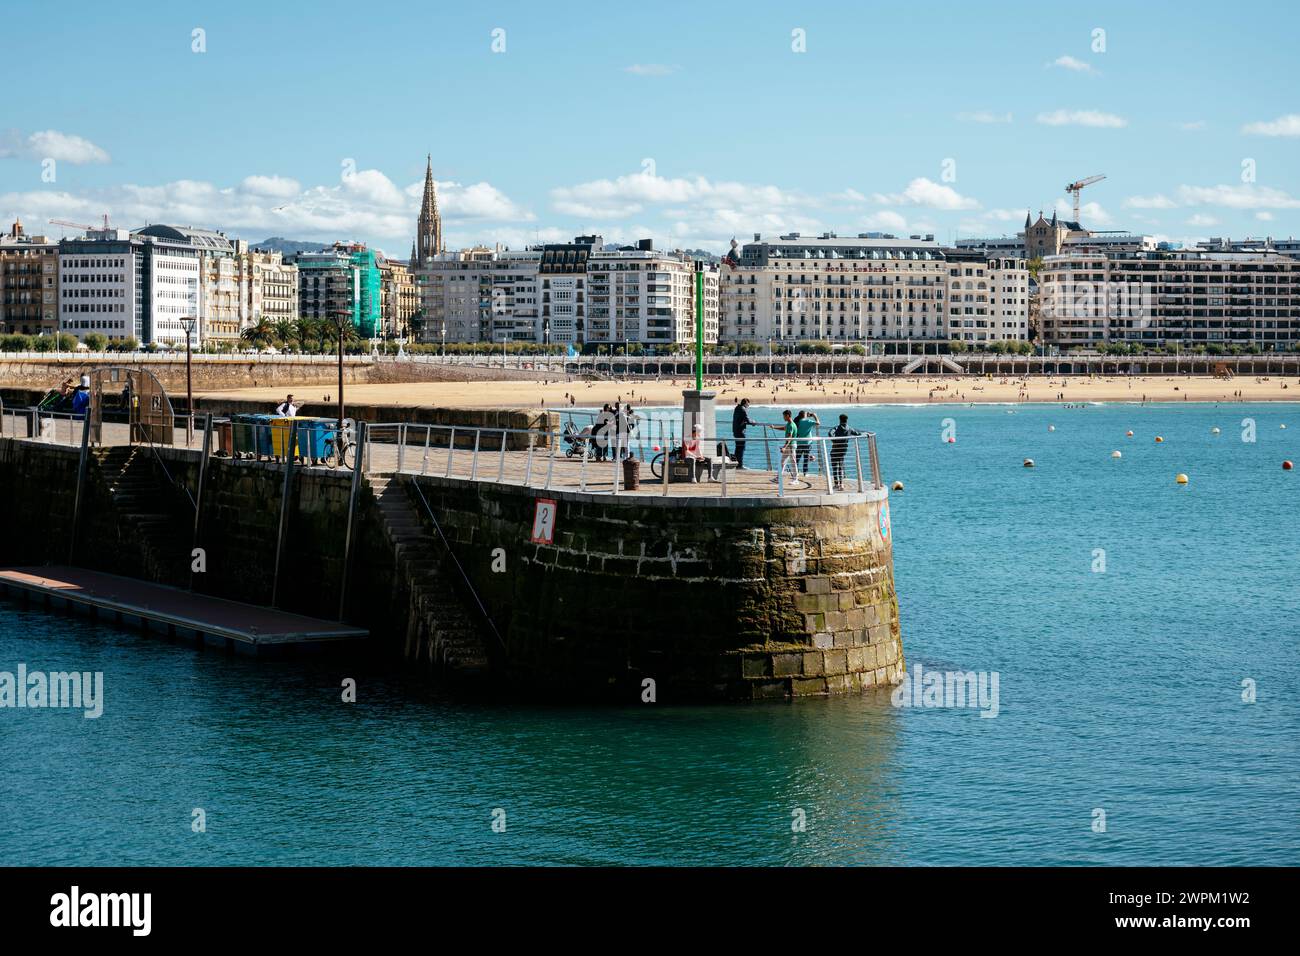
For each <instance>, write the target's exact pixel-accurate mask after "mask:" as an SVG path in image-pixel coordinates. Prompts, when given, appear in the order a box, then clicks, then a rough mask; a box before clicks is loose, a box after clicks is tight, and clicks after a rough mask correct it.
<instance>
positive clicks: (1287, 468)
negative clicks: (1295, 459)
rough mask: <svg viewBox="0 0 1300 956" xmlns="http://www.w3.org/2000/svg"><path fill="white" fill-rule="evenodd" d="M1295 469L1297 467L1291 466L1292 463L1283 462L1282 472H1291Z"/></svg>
mask: <svg viewBox="0 0 1300 956" xmlns="http://www.w3.org/2000/svg"><path fill="white" fill-rule="evenodd" d="M1294 467H1295V465H1293V464H1291V462H1290V461H1284V462H1282V470H1283V471H1290V470H1291V469H1292V468H1294Z"/></svg>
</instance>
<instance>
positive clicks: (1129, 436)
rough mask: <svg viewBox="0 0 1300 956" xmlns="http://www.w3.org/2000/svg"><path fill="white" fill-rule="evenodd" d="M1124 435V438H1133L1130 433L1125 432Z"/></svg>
mask: <svg viewBox="0 0 1300 956" xmlns="http://www.w3.org/2000/svg"><path fill="white" fill-rule="evenodd" d="M1124 435H1125V437H1127V438H1132V437H1133V433H1132V432H1125V433H1124Z"/></svg>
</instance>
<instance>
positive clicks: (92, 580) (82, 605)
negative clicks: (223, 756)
mask: <svg viewBox="0 0 1300 956" xmlns="http://www.w3.org/2000/svg"><path fill="white" fill-rule="evenodd" d="M0 594H7V595H9V596H11V597H21V596H24V595H25V596H27V597H28V598H35V599H37V600H40V601H43V602H44V603H46V604H50V605H64V606H69V607H74V608H76V609H82V610H88V611H90V612H92V613H94V614H96V615H101V616H105V617H108V618H110V619H115V620H117V621H118V622H122V623H133V622H138V623H139V624H140V626H142V627H147V628H149V629H151V630H157V631H161V632H164V633H167V634H170V635H177V634H180V635H184V634H190V635H193V636H195V637H197V638H202V639H204V640H205V641H208V642H214V641H215V642H219V643H225V642H232V643H234V644H236V645H243V646H244V647H246V648H247V649H250V650H253V651H256V650H257V649H259V648H262V647H268V646H276V647H283V646H286V645H303V644H319V643H327V642H336V641H347V640H355V639H358V638H363V637H365V636H366V635H367V632H366V631H365V630H364V629H362V628H357V627H352V626H351V625H348V624H341V623H337V622H334V621H322V620H319V619H317V618H313V617H304V616H303V615H301V614H290V613H288V612H286V611H278V610H275V609H274V608H266V607H258V606H256V605H252V604H241V603H239V602H238V601H227V600H224V599H222V598H215V597H209V596H207V595H204V594H193V593H191V592H189V591H182V590H180V589H179V588H173V587H167V586H165V585H161V584H151V583H149V582H148V581H138V580H136V579H134V578H124V577H119V576H117V575H115V574H105V573H104V572H102V571H90V570H87V569H85V568H74V567H62V566H48V567H12V568H0Z"/></svg>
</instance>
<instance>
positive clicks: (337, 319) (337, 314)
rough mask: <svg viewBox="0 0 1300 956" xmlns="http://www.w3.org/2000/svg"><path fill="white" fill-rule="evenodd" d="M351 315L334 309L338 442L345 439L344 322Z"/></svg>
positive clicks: (345, 311) (342, 310)
mask: <svg viewBox="0 0 1300 956" xmlns="http://www.w3.org/2000/svg"><path fill="white" fill-rule="evenodd" d="M351 316H352V313H351V312H350V311H349V310H347V309H335V310H334V324H335V325H336V326H338V331H339V415H338V417H339V427H338V432H337V433H336V435H335V439H334V441H335V443H336V444H340V443H341V442H342V441H343V323H345V322H347V321H348V320H349V319H350V318H351ZM340 447H342V446H341V444H340Z"/></svg>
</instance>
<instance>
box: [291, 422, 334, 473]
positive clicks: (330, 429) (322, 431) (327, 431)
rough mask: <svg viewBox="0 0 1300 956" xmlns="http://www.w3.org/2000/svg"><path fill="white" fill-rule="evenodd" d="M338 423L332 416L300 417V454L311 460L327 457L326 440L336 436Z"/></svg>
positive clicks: (320, 459) (316, 460) (315, 460)
mask: <svg viewBox="0 0 1300 956" xmlns="http://www.w3.org/2000/svg"><path fill="white" fill-rule="evenodd" d="M336 424H337V423H336V422H335V420H334V419H332V418H299V419H298V454H300V455H301V456H302V457H303V458H304V459H306V460H307V461H311V462H318V461H322V460H323V459H324V458H325V441H326V439H328V438H333V437H334V432H335V431H336V428H335V425H336Z"/></svg>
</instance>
